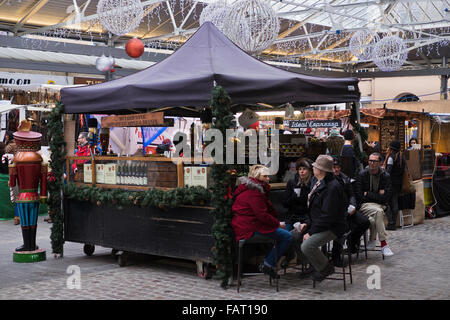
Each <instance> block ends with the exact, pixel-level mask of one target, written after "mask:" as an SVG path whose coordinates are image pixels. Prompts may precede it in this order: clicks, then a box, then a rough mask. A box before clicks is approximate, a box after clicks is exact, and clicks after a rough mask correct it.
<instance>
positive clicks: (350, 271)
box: [313, 231, 353, 291]
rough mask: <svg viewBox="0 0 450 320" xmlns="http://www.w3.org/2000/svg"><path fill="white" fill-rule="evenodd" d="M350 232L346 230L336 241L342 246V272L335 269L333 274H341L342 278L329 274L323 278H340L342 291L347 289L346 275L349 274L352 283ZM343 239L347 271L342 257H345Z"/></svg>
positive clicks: (314, 283) (328, 244) (314, 282)
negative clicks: (345, 245) (342, 283)
mask: <svg viewBox="0 0 450 320" xmlns="http://www.w3.org/2000/svg"><path fill="white" fill-rule="evenodd" d="M350 234H351V231H348V232H347V233H345V234H344V235H343V236H342V237H341V238H339V239H338V240H337V241H336V242H337V243H338V244H339V245H340V246H341V247H342V250H341V261H342V272H339V271H335V272H334V274H342V278H333V277H332V276H333V275H334V274H333V275H331V276H329V277H326V278H325V280H341V281H343V282H344V291H346V290H347V279H346V277H345V276H346V275H349V276H350V283H353V274H352V253H351V252H350V250H349V249H350V248H351V243H350V239H351V238H350ZM345 241H347V244H348V245H347V257H348V272H347V271H346V270H345V268H346V267H345V264H344V258H345V250H344V244H345ZM330 243H331V241H330V242H328V243H327V253H328V255H329V253H330V250H329V247H330ZM338 268H340V267H338ZM315 287H316V281H315V280H314V279H313V288H315Z"/></svg>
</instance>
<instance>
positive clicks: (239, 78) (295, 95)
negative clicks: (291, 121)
mask: <svg viewBox="0 0 450 320" xmlns="http://www.w3.org/2000/svg"><path fill="white" fill-rule="evenodd" d="M215 84H217V85H220V86H222V87H224V88H225V90H226V91H227V92H228V94H229V95H230V97H231V99H232V102H233V103H235V104H239V103H242V104H245V103H257V102H266V103H279V102H294V101H300V102H303V103H305V104H324V103H339V102H351V101H359V98H360V92H359V89H358V79H357V78H348V77H347V78H325V77H314V76H307V75H303V74H299V73H294V72H289V71H286V70H283V69H280V68H277V67H274V66H271V65H269V64H267V63H264V62H262V61H260V60H258V59H255V58H253V57H251V56H250V55H248V54H247V53H245V52H244V51H242V50H241V49H240V48H239V47H238V46H236V45H235V44H234V43H232V42H231V41H230V40H229V39H228V38H227V37H226V36H224V35H223V34H222V33H221V32H220V31H219V30H218V29H217V28H216V27H215V26H214V25H213V24H212V23H210V22H206V23H204V24H203V25H202V27H201V28H200V29H199V30H198V31H197V32H196V33H195V34H194V35H193V36H192V37H191V38H190V39H189V40H188V41H187V42H186V43H185V44H184V45H183V46H182V47H181V48H180V49H178V50H177V51H176V52H175V53H173V54H172V55H170V56H169V57H167V58H166V59H165V60H163V61H161V62H159V63H157V64H155V65H153V66H151V67H149V68H147V69H145V70H143V71H140V72H137V73H135V74H132V75H129V76H126V77H123V78H120V79H117V80H113V81H110V82H105V83H101V84H96V85H91V86H84V87H81V88H65V89H63V90H61V99H62V102H63V103H64V105H65V112H66V113H98V112H102V113H115V114H119V113H130V112H133V111H131V110H130V109H134V110H136V109H141V110H142V109H144V110H147V109H152V108H157V107H166V106H172V107H178V106H194V107H205V106H208V105H209V104H210V100H211V90H212V88H213V86H214V85H215Z"/></svg>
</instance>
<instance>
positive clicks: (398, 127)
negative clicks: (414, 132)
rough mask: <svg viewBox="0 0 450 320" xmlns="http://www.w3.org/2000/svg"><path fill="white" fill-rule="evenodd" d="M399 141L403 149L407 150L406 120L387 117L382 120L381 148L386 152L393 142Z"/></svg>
mask: <svg viewBox="0 0 450 320" xmlns="http://www.w3.org/2000/svg"><path fill="white" fill-rule="evenodd" d="M395 139H397V140H399V141H400V145H401V149H400V150H405V118H403V117H397V118H394V117H385V118H383V119H380V147H381V151H382V152H386V150H387V148H388V147H389V144H390V143H391V141H392V140H395Z"/></svg>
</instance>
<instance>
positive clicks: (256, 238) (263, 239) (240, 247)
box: [237, 234, 278, 292]
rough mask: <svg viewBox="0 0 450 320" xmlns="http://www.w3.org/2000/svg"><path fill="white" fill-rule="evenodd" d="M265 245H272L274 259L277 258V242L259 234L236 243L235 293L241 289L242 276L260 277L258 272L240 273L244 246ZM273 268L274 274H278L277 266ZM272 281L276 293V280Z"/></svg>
mask: <svg viewBox="0 0 450 320" xmlns="http://www.w3.org/2000/svg"><path fill="white" fill-rule="evenodd" d="M265 243H269V244H271V245H273V247H274V249H275V257H276V256H277V241H276V240H274V239H271V238H269V237H266V236H264V235H261V234H257V235H254V236H253V237H251V238H250V239H247V240H244V239H242V240H239V242H238V271H237V292H239V289H240V287H241V282H242V276H256V275H261V273H260V272H252V273H242V255H243V251H244V245H246V244H265ZM275 268H276V273H277V274H278V264H277V265H276V267H275ZM274 280H275V286H276V290H277V292H278V279H277V278H275V279H274ZM269 283H270V285H272V277H271V276H269Z"/></svg>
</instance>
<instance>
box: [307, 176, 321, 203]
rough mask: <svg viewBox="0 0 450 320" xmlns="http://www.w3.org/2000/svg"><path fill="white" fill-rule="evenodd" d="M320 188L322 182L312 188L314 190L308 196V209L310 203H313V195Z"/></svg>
mask: <svg viewBox="0 0 450 320" xmlns="http://www.w3.org/2000/svg"><path fill="white" fill-rule="evenodd" d="M319 186H320V181H317V182H316V183H315V184H314V186H313V187H312V189H311V192H310V193H309V194H308V202H307V203H308V208H309V205H310V201H311V197H312V195H313V194H314V192H315V191H316V189H317V188H318V187H319Z"/></svg>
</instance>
